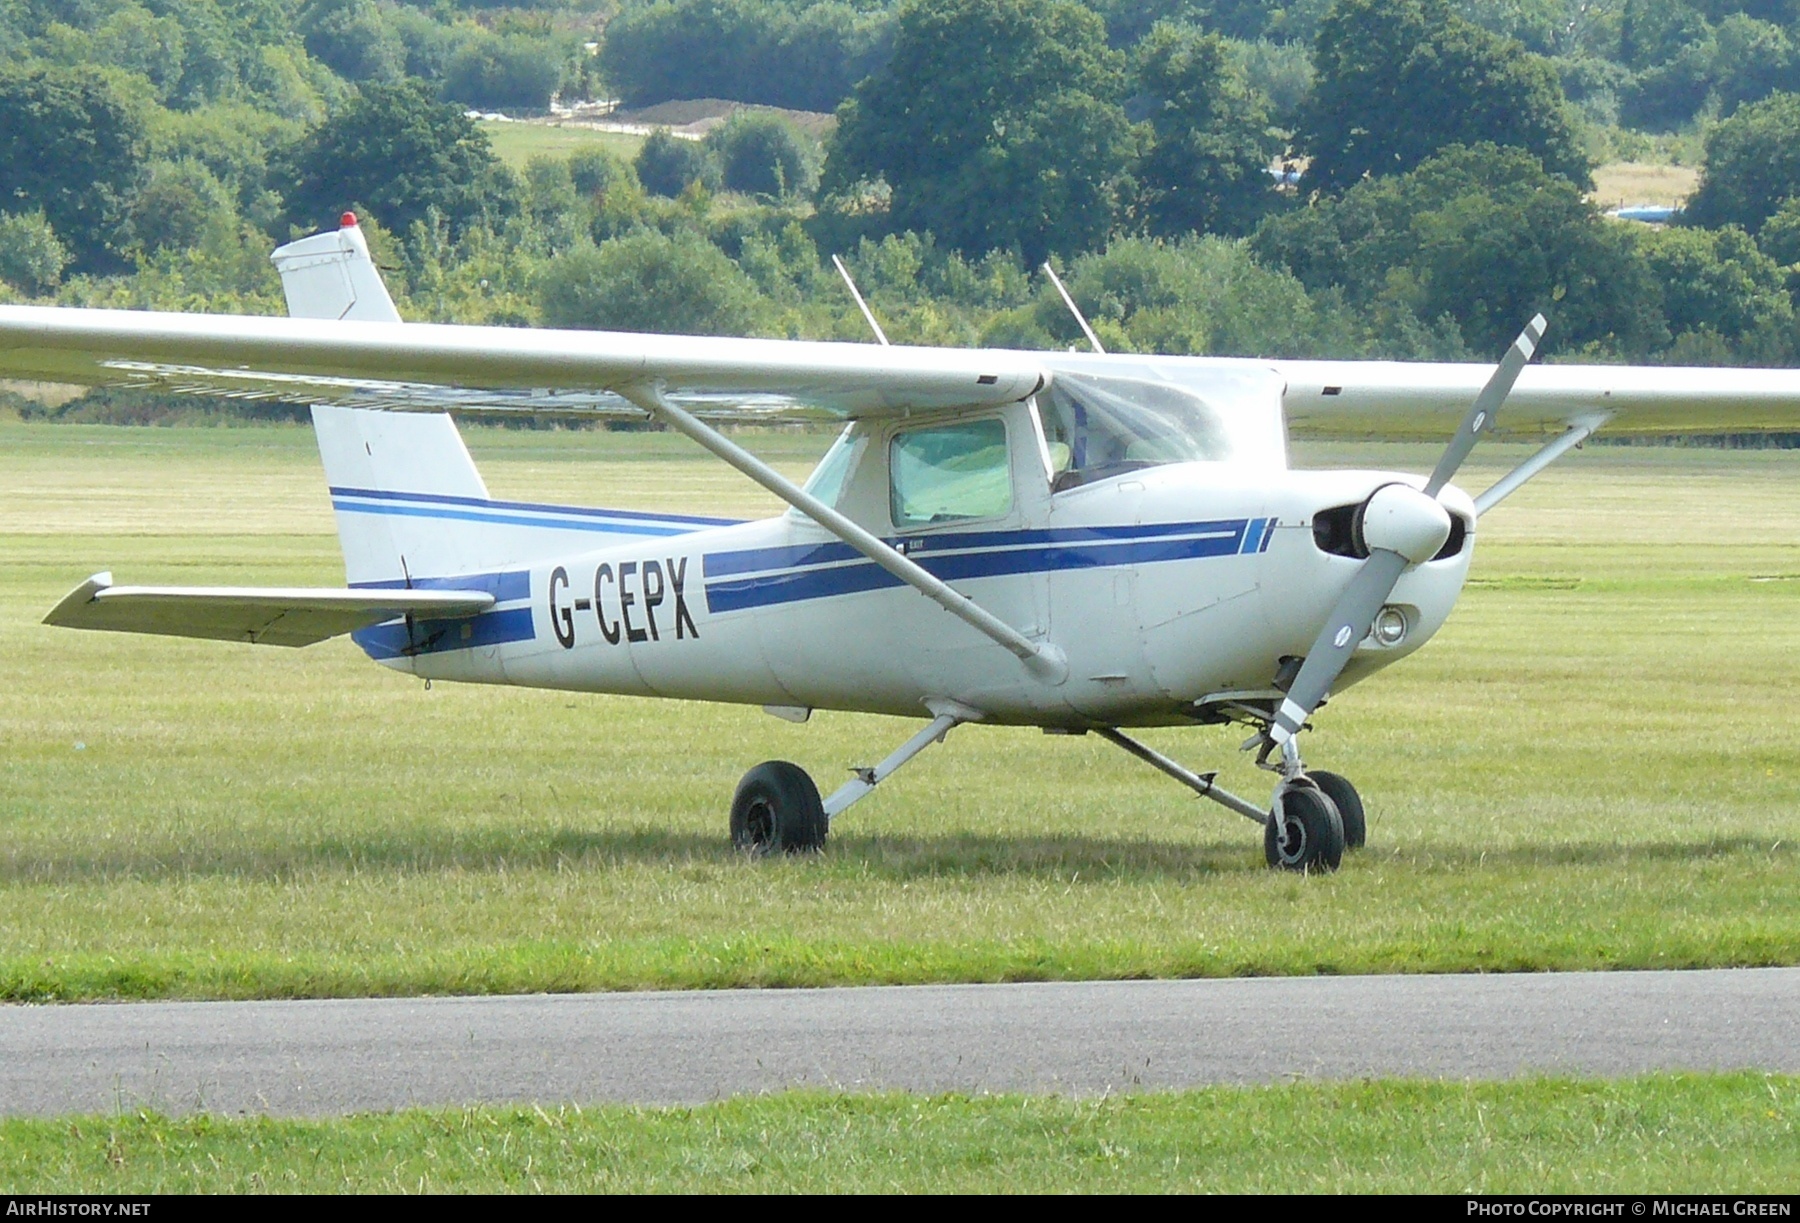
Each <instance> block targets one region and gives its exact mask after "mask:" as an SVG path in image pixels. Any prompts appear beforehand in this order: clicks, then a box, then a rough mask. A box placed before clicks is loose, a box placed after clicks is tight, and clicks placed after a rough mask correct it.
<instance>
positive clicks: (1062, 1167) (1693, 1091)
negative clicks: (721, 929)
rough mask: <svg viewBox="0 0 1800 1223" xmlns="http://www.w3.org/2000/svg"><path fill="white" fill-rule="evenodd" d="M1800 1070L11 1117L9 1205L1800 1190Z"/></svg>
mask: <svg viewBox="0 0 1800 1223" xmlns="http://www.w3.org/2000/svg"><path fill="white" fill-rule="evenodd" d="M1797 1101H1800V1079H1795V1078H1793V1077H1788V1076H1776V1075H1761V1074H1725V1075H1650V1076H1645V1077H1641V1078H1634V1079H1627V1080H1620V1081H1613V1082H1589V1081H1580V1080H1571V1079H1550V1078H1546V1079H1534V1080H1519V1081H1510V1082H1499V1083H1473V1084H1469V1083H1441V1082H1416V1081H1371V1082H1360V1083H1291V1084H1282V1085H1276V1086H1263V1087H1217V1088H1210V1089H1206V1090H1200V1091H1188V1092H1168V1093H1145V1094H1131V1095H1125V1096H1116V1097H1112V1098H1107V1099H1067V1098H1061V1097H1032V1096H1014V1095H1009V1096H979V1097H968V1096H958V1095H945V1096H932V1097H924V1096H910V1095H898V1094H892V1095H827V1094H822V1093H816V1092H792V1093H784V1094H781V1095H772V1096H762V1097H748V1098H741V1099H733V1100H727V1101H723V1102H720V1103H716V1104H709V1105H704V1106H700V1107H693V1108H633V1107H625V1106H618V1105H605V1106H598V1107H591V1108H575V1107H567V1106H565V1107H555V1108H538V1107H530V1108H516V1109H513V1108H465V1109H448V1110H434V1111H424V1110H420V1111H411V1112H403V1113H394V1114H385V1115H365V1116H357V1117H350V1118H346V1119H342V1120H328V1121H319V1120H271V1119H249V1120H245V1119H238V1120H231V1119H224V1118H218V1117H209V1116H198V1117H187V1118H169V1117H163V1116H156V1115H150V1114H139V1115H135V1116H118V1117H83V1118H74V1119H62V1120H55V1121H28V1120H13V1121H6V1122H0V1192H7V1193H55V1192H100V1193H195V1192H258V1191H275V1192H283V1191H294V1192H313V1193H316V1192H402V1193H407V1192H430V1191H454V1192H508V1191H516V1192H593V1191H603V1192H620V1191H624V1192H642V1191H666V1192H677V1193H680V1192H718V1191H752V1192H754V1191H816V1192H879V1191H929V1192H984V1193H987V1192H1027V1193H1042V1192H1064V1191H1111V1192H1120V1191H1123V1192H1139V1191H1150V1192H1160V1191H1194V1190H1200V1191H1218V1192H1346V1191H1349V1192H1428V1193H1526V1192H1530V1193H1792V1192H1795V1190H1796V1189H1797V1188H1800V1133H1797V1131H1796V1124H1795V1123H1796V1120H1800V1104H1797Z"/></svg>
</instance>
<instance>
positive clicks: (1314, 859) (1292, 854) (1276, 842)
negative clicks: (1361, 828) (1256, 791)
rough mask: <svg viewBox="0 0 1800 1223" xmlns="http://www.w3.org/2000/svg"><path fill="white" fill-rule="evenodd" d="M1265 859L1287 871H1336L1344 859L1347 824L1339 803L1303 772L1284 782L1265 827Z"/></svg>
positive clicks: (1277, 791) (1276, 794)
mask: <svg viewBox="0 0 1800 1223" xmlns="http://www.w3.org/2000/svg"><path fill="white" fill-rule="evenodd" d="M1263 857H1264V858H1266V859H1267V860H1268V863H1269V865H1270V866H1274V867H1279V868H1281V869H1282V870H1288V871H1308V872H1311V871H1334V870H1336V869H1337V868H1338V863H1339V862H1341V861H1343V857H1344V821H1343V817H1342V816H1341V815H1340V814H1339V813H1338V808H1337V804H1336V803H1334V802H1332V801H1331V798H1330V796H1329V795H1327V794H1326V793H1325V791H1324V789H1323V788H1322V787H1321V786H1320V785H1319V783H1318V782H1317V781H1315V780H1314V779H1313V778H1311V777H1309V776H1307V775H1306V774H1305V773H1301V774H1299V775H1298V776H1296V777H1290V778H1289V779H1287V780H1286V781H1284V782H1282V783H1281V786H1280V787H1279V788H1278V789H1277V790H1276V791H1275V802H1274V804H1273V806H1272V808H1271V810H1270V811H1269V818H1268V821H1267V822H1266V823H1265V824H1264V825H1263Z"/></svg>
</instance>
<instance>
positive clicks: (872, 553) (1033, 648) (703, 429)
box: [619, 383, 1069, 684]
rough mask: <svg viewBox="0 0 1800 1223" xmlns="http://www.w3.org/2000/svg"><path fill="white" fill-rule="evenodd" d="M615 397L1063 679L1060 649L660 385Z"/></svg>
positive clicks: (1032, 665)
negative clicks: (963, 590)
mask: <svg viewBox="0 0 1800 1223" xmlns="http://www.w3.org/2000/svg"><path fill="white" fill-rule="evenodd" d="M619 394H621V395H623V396H624V397H625V398H627V399H629V400H630V401H631V402H632V403H635V404H636V405H637V406H638V407H640V408H642V409H644V411H646V412H648V413H650V415H651V416H652V417H654V418H655V419H657V420H661V421H666V422H667V423H668V424H669V425H671V426H672V427H673V428H675V429H676V430H677V431H679V432H681V433H685V434H686V435H687V436H688V437H690V438H692V439H693V440H694V441H696V442H699V443H700V444H701V445H702V446H704V447H706V449H708V450H710V451H712V453H713V454H715V455H717V456H718V457H719V458H721V459H723V460H724V461H725V462H726V463H728V464H729V465H731V466H732V467H735V468H736V469H737V470H738V471H741V472H743V473H744V474H745V475H746V476H749V477H750V478H751V479H752V480H755V481H756V482H757V483H758V484H760V485H762V486H763V487H764V488H766V489H768V490H769V491H770V492H772V493H774V494H775V495H776V496H777V497H780V498H781V499H782V500H783V501H785V502H787V503H788V504H789V505H791V506H793V507H794V508H795V509H797V510H799V511H800V512H801V513H802V514H805V515H806V516H807V517H808V518H811V519H812V520H813V521H814V522H816V523H818V524H819V525H820V526H822V527H824V528H825V529H826V530H827V531H830V532H831V533H832V534H833V535H835V536H837V537H838V538H839V539H841V540H843V541H844V542H845V543H847V544H849V545H850V546H851V547H852V548H855V549H856V550H857V551H858V552H860V553H862V554H863V555H864V556H866V557H868V558H869V559H870V560H872V561H874V562H875V563H876V564H877V565H880V566H881V567H882V568H883V569H885V570H887V571H888V572H889V573H891V574H893V575H894V576H895V577H897V578H899V579H900V580H901V581H902V582H905V583H906V584H907V585H908V586H911V587H912V588H913V589H914V590H917V591H918V592H919V593H920V594H922V595H924V596H925V597H926V598H928V599H930V600H931V601H932V602H934V603H936V604H937V605H938V606H940V607H942V608H943V609H944V610H945V611H947V612H949V613H950V614H951V615H953V616H955V617H957V618H958V619H959V620H962V621H963V622H964V623H965V624H967V625H969V627H971V628H973V629H974V630H975V631H976V632H979V633H981V634H983V635H984V636H987V637H990V638H992V639H993V640H994V641H996V642H998V643H999V644H1000V645H1001V646H1004V647H1005V648H1006V649H1007V650H1009V651H1011V652H1012V653H1013V654H1014V655H1016V656H1017V657H1018V659H1019V660H1020V661H1021V662H1023V663H1024V664H1025V668H1026V670H1028V671H1030V672H1031V673H1032V674H1033V675H1035V676H1036V677H1037V678H1039V679H1041V680H1043V681H1045V682H1046V683H1049V684H1060V683H1062V682H1063V681H1064V680H1065V679H1067V678H1068V677H1069V663H1068V660H1067V659H1066V658H1065V657H1064V656H1063V652H1062V651H1061V650H1059V649H1057V648H1056V647H1055V646H1053V645H1051V644H1050V643H1049V642H1047V641H1041V642H1040V641H1033V640H1032V639H1031V638H1029V637H1027V636H1025V634H1023V633H1021V632H1020V631H1019V630H1018V629H1016V628H1014V627H1013V626H1012V625H1010V624H1008V623H1006V622H1005V621H1004V620H1001V619H1000V618H999V617H998V616H995V615H994V614H993V613H992V612H990V611H988V610H987V609H986V608H984V607H982V606H981V605H980V604H978V603H976V602H974V601H973V600H972V599H970V598H968V597H967V596H966V595H962V594H959V593H958V592H957V591H955V590H953V589H952V588H951V587H950V586H949V584H948V583H946V582H945V581H943V580H942V579H941V578H939V577H938V576H937V575H936V574H933V573H931V572H929V571H928V570H926V569H925V568H924V567H923V566H922V565H920V564H919V563H918V562H916V561H912V560H909V559H907V558H906V557H904V556H902V555H901V554H900V553H899V552H898V551H896V550H895V549H894V548H892V547H890V546H889V545H888V544H887V543H886V542H884V541H883V540H882V539H881V538H880V537H879V536H877V535H875V534H873V533H871V532H869V531H866V530H864V529H863V528H862V527H859V526H857V525H856V524H855V523H854V522H852V521H850V520H849V519H848V518H846V517H844V515H842V514H840V513H838V512H837V511H836V510H834V509H832V508H831V507H830V506H828V505H826V504H825V503H824V502H823V501H820V500H819V499H818V498H817V497H814V496H812V495H810V494H809V493H807V492H806V491H805V490H804V489H802V488H800V487H799V486H798V485H796V484H795V483H794V482H793V481H791V480H789V479H788V478H787V477H785V476H783V475H782V474H781V473H780V472H778V471H776V470H775V469H774V468H773V467H770V466H769V465H768V464H767V463H764V462H763V461H762V460H761V459H759V458H757V457H756V456H755V455H753V454H751V453H750V452H749V451H747V450H745V449H744V448H743V447H742V446H739V445H738V444H737V443H735V442H733V441H731V440H730V439H729V438H727V437H725V436H724V435H723V434H721V433H720V432H719V431H718V430H717V429H714V428H713V427H712V426H710V425H708V424H706V423H705V422H704V421H702V420H700V419H698V418H697V417H695V416H693V415H692V414H691V413H689V412H687V411H686V410H685V409H683V408H680V407H678V406H676V405H675V404H673V403H671V402H669V400H668V398H667V397H666V396H664V394H663V393H662V387H661V386H660V385H650V386H646V385H644V384H642V383H638V384H635V385H632V386H628V387H620V388H619Z"/></svg>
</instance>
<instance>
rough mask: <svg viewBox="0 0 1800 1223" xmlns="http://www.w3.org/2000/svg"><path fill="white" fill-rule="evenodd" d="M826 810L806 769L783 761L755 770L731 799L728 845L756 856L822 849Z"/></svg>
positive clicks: (762, 765)
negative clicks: (729, 840) (729, 841)
mask: <svg viewBox="0 0 1800 1223" xmlns="http://www.w3.org/2000/svg"><path fill="white" fill-rule="evenodd" d="M826 827H827V824H826V820H825V807H824V805H823V804H822V803H821V802H820V801H819V787H817V786H816V785H814V784H813V779H812V778H811V777H809V776H807V773H806V770H805V769H803V768H801V767H800V766H799V765H797V764H789V763H788V762H787V761H785V760H768V761H764V762H763V763H762V764H759V765H757V766H756V767H755V768H753V769H751V770H750V771H749V772H748V773H745V774H744V779H743V780H742V781H740V782H738V787H737V793H735V794H734V795H732V797H731V843H732V845H733V846H734V847H735V848H737V849H739V850H742V851H743V852H745V853H747V854H750V855H752V856H754V857H762V856H764V855H767V854H814V853H818V852H819V851H820V850H822V849H824V848H825V832H826Z"/></svg>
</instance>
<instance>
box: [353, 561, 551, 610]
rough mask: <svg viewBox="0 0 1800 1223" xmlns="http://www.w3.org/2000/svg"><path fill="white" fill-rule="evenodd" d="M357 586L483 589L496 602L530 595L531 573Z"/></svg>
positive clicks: (361, 586)
mask: <svg viewBox="0 0 1800 1223" xmlns="http://www.w3.org/2000/svg"><path fill="white" fill-rule="evenodd" d="M350 585H351V586H352V588H354V589H356V590H483V591H486V592H487V593H488V594H491V595H493V596H494V602H496V603H511V602H513V601H514V600H517V599H529V598H530V597H531V573H530V572H529V571H528V570H524V569H514V570H510V571H508V572H506V573H464V574H459V575H458V576H456V577H447V578H414V579H413V580H412V581H410V582H408V581H407V580H406V579H405V578H389V579H388V580H386V581H381V582H352V583H350Z"/></svg>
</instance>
